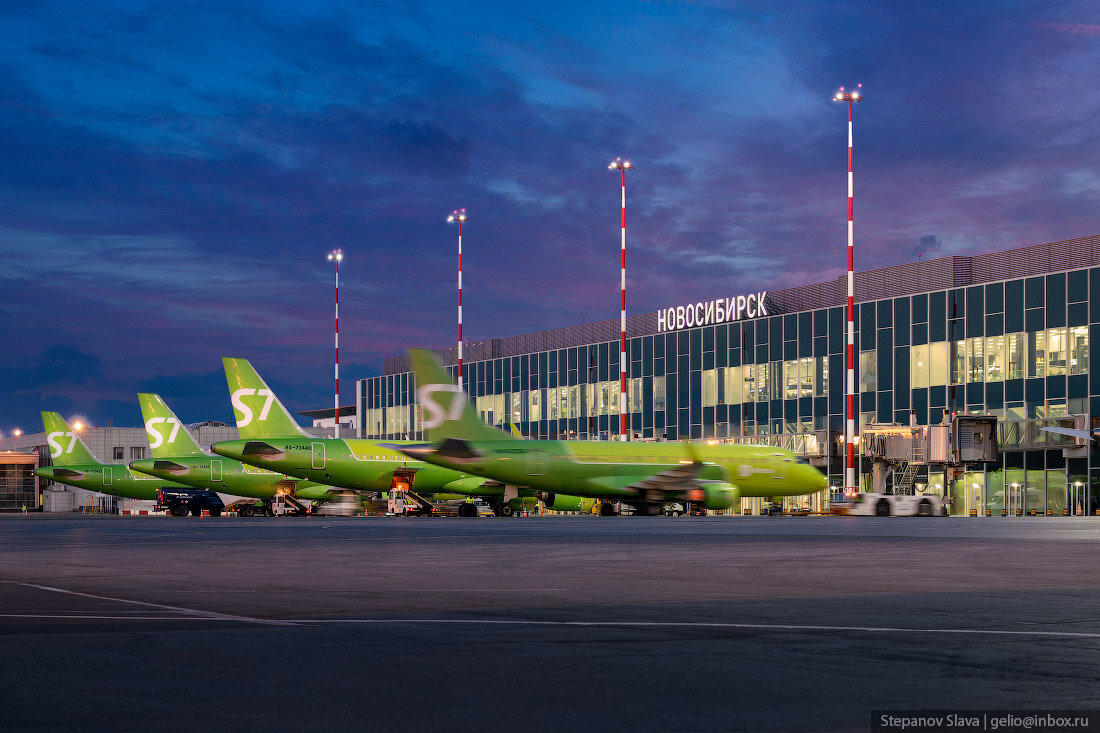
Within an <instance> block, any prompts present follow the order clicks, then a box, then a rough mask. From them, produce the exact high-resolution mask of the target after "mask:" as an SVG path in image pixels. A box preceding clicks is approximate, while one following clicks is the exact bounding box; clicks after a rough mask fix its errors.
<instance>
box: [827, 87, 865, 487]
mask: <svg viewBox="0 0 1100 733" xmlns="http://www.w3.org/2000/svg"><path fill="white" fill-rule="evenodd" d="M862 91H863V85H862V84H858V85H856V88H855V90H854V91H851V92H846V91H844V87H841V88H840V91H838V92H837V93H836V95H835V96H834V97H833V101H834V102H847V103H848V374H847V386H846V391H845V412H846V414H845V418H846V423H845V427H844V444H845V460H844V493H845V494H850V495H853V494H855V493H856V492H857V491H858V490H859V486H858V485H857V484H856V441H858V440H859V437H858V436H857V435H856V317H855V267H854V265H855V257H854V251H855V239H854V236H855V235H854V229H853V226H852V211H853V199H852V104H853V103H855V102H862V101H863V94H862Z"/></svg>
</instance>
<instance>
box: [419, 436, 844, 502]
mask: <svg viewBox="0 0 1100 733" xmlns="http://www.w3.org/2000/svg"><path fill="white" fill-rule="evenodd" d="M464 445H465V448H466V449H467V451H468V454H467V455H463V452H462V451H452V452H448V451H447V450H446V448H444V449H442V450H440V449H439V446H435V447H434V448H428V447H426V446H425V447H423V448H422V449H421V450H418V451H417V452H416V456H417V457H418V458H423V460H425V461H427V462H430V463H434V464H437V465H441V466H446V467H449V468H454V469H459V468H462V469H464V470H467V471H470V472H472V473H476V474H478V475H481V476H486V477H488V478H492V479H495V480H497V481H499V482H502V483H507V484H518V485H521V486H530V487H533V488H537V489H540V490H543V491H548V492H564V493H568V494H576V495H579V496H592V497H596V498H601V499H611V500H616V499H628V500H629V499H632V498H633V499H636V498H638V496H639V494H638V490H637V488H636V487H637V485H638V484H640V483H642V482H645V481H646V480H647V479H650V478H652V477H654V476H655V475H658V474H661V473H662V472H669V471H674V470H676V469H677V468H680V467H683V466H684V464H691V463H693V462H695V461H699V462H700V463H702V466H701V467H700V468H699V470H698V473H697V474H696V476H695V480H696V481H697V482H698V483H699V484H701V485H706V484H708V483H710V484H713V485H715V486H719V485H722V484H726V485H728V486H730V487H732V488H733V489H734V490H735V492H736V494H737V495H739V496H742V497H753V496H761V497H766V496H798V495H803V494H809V493H813V492H816V491H820V490H821V489H823V488H824V487H825V486H826V483H827V482H826V479H825V477H824V476H823V475H822V474H821V472H819V471H818V470H817V469H815V468H814V467H813V466H810V465H809V464H808V463H805V462H804V461H801V460H800V459H799V458H798V456H797V455H795V454H794V453H792V452H791V451H788V450H785V449H782V448H774V447H770V446H744V445H727V444H718V445H705V444H692V445H691V446H690V449H688V448H686V447H685V446H684V445H683V444H681V443H618V442H606V441H557V440H524V441H516V440H500V441H477V440H475V441H464ZM628 487H629V488H628Z"/></svg>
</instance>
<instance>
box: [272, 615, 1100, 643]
mask: <svg viewBox="0 0 1100 733" xmlns="http://www.w3.org/2000/svg"><path fill="white" fill-rule="evenodd" d="M287 621H288V622H289V623H292V624H410V625H416V624H425V625H427V624H455V625H457V624H467V625H478V624H481V625H486V626H573V627H603V628H627V629H632V628H669V629H749V630H757V631H837V632H863V633H875V634H971V635H984V636H1040V637H1048V638H1049V637H1062V638H1071V639H1100V633H1091V632H1087V631H1014V630H1011V629H916V628H903V627H892V626H823V625H811V624H806V625H800V624H738V623H721V622H713V623H711V622H705V621H704V622H699V621H525V620H520V619H516V620H508V619H447V618H425V619H397V618H363V619H325V618H299V619H287Z"/></svg>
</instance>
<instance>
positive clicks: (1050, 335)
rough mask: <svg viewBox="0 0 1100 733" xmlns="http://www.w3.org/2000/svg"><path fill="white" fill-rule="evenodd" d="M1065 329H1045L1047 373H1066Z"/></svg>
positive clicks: (1058, 374) (1054, 374)
mask: <svg viewBox="0 0 1100 733" xmlns="http://www.w3.org/2000/svg"><path fill="white" fill-rule="evenodd" d="M1066 351H1067V349H1066V329H1064V328H1050V329H1047V375H1048V376H1052V377H1054V376H1061V375H1064V374H1065V373H1066Z"/></svg>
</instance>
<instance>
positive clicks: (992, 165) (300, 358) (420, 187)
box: [0, 0, 1100, 437]
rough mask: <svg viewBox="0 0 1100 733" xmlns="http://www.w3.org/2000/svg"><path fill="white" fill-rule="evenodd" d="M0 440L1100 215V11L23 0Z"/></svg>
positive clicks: (6, 88)
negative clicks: (247, 376) (624, 164)
mask: <svg viewBox="0 0 1100 733" xmlns="http://www.w3.org/2000/svg"><path fill="white" fill-rule="evenodd" d="M0 33H2V36H3V38H4V43H3V47H2V51H0V54H2V55H0V63H2V64H3V69H2V73H0V89H2V93H0V102H2V106H0V254H2V263H3V264H2V266H0V343H2V344H3V349H2V350H0V400H2V401H0V433H2V435H3V436H5V437H6V436H7V435H8V434H9V432H10V431H11V430H12V429H13V428H17V427H18V428H22V429H23V430H24V431H25V432H38V431H40V430H41V423H40V420H39V411H40V410H58V411H60V412H61V413H62V414H64V415H66V416H70V417H71V416H75V415H78V414H79V415H81V416H83V417H84V418H85V419H86V420H88V421H89V422H90V423H91V424H99V425H101V424H105V423H107V422H108V421H113V423H114V424H115V425H139V424H140V422H141V416H140V411H139V409H138V406H137V400H136V397H135V393H136V392H139V391H154V392H159V393H160V394H161V395H163V396H164V398H165V400H166V401H167V402H168V404H169V405H170V406H171V407H172V408H173V409H174V410H175V411H176V412H177V414H178V415H179V416H180V418H181V419H182V420H184V421H185V422H196V421H200V420H206V419H219V420H226V421H230V420H231V419H232V410H231V408H230V406H229V400H228V396H227V393H226V387H225V380H224V376H223V374H222V371H221V360H220V357H222V356H241V357H246V358H248V359H250V360H252V362H253V364H254V365H255V366H256V368H257V369H258V370H259V372H260V373H261V374H262V375H264V376H265V378H267V380H268V382H269V383H271V384H272V386H273V387H274V388H275V389H276V391H277V393H278V394H279V396H280V397H281V398H282V400H283V401H284V402H285V403H286V404H287V406H288V407H290V408H291V409H292V410H303V409H310V408H318V407H326V406H331V404H332V387H333V385H332V358H333V353H332V341H333V334H332V316H333V276H334V268H333V266H332V265H331V264H330V263H328V262H327V261H326V259H325V255H326V254H327V253H328V252H329V251H330V250H332V249H333V248H336V247H340V248H342V249H343V251H344V253H345V255H346V258H347V259H346V260H345V261H344V263H343V264H342V266H341V270H340V285H341V288H340V304H341V313H340V315H341V318H340V330H341V334H340V343H341V377H342V379H341V388H342V396H343V400H342V402H344V403H345V404H350V403H351V402H352V401H353V398H354V380H355V379H357V378H362V377H366V376H372V375H376V374H379V373H381V369H382V362H383V359H384V358H385V357H386V356H391V355H396V354H400V353H403V352H404V350H405V349H406V348H408V347H425V348H440V347H447V346H450V345H452V344H453V342H454V340H455V333H456V292H455V279H456V273H455V268H456V259H457V252H456V244H457V242H456V240H457V231H456V228H455V227H454V226H453V225H448V224H446V223H445V218H446V215H447V214H448V213H449V212H450V211H451V210H452V209H454V208H457V207H465V208H466V209H468V211H469V215H470V221H469V223H468V225H467V226H466V227H464V230H463V234H464V237H463V265H464V288H463V297H464V304H465V308H464V330H465V336H466V338H467V339H468V340H470V341H479V340H483V339H488V338H498V337H506V336H512V335H517V334H523V333H528V332H531V331H536V330H542V329H548V328H558V327H562V326H568V325H573V324H578V323H582V322H586V321H587V322H591V321H600V320H605V319H611V318H618V308H619V291H618V287H619V285H618V284H619V195H620V191H619V179H618V177H617V174H616V173H613V172H611V171H609V170H607V164H608V162H609V161H610V160H612V159H614V158H615V157H616V156H624V157H627V158H629V159H630V160H631V161H632V162H633V163H634V164H635V165H636V169H635V170H634V171H631V172H630V173H628V175H627V227H628V231H627V267H628V309H629V311H630V312H631V313H643V312H651V311H655V310H657V309H658V308H661V307H667V306H672V305H677V304H681V303H684V302H688V301H689V300H690V301H695V300H702V299H706V298H716V297H719V296H729V295H736V294H738V293H745V292H750V291H751V292H755V291H758V290H766V289H771V290H776V289H780V288H784V287H791V286H795V285H801V284H806V283H813V282H821V281H824V280H831V279H834V278H836V277H837V276H839V275H841V274H842V273H843V271H844V268H845V262H846V219H847V214H846V196H847V183H846V178H847V172H846V163H845V161H846V155H847V117H846V110H845V108H844V107H843V106H842V105H838V104H835V103H833V102H832V101H831V97H832V95H833V94H834V93H835V92H836V90H837V88H838V87H839V86H841V85H852V84H854V83H856V82H862V83H863V89H864V93H865V96H866V100H867V101H866V102H864V103H863V104H861V105H859V106H857V107H856V110H855V230H856V268H857V269H858V270H867V269H874V268H878V267H885V266H889V265H895V264H899V263H904V262H910V261H913V260H916V259H917V258H918V257H921V258H924V259H931V258H934V257H942V256H946V255H952V254H978V253H982V252H991V251H996V250H1001V249H1008V248H1011V247H1018V246H1025V245H1030V244H1037V243H1040V242H1048V241H1057V240H1061V239H1069V238H1073V237H1079V236H1085V235H1089V234H1096V233H1100V221H1098V213H1100V173H1098V171H1100V140H1098V137H1100V122H1098V120H1100V85H1098V84H1097V76H1098V71H1100V4H1097V3H1096V2H1095V0H1092V1H1090V2H1085V1H1080V2H1056V1H1053V2H1009V1H996V2H958V1H957V0H952V1H951V2H941V1H937V0H922V1H920V2H883V0H865V1H863V2H782V1H780V0H774V1H769V2H755V1H750V2H733V1H728V2H727V1H725V0H698V1H697V2H673V1H669V2H657V1H654V2H562V1H561V0H555V2H541V1H538V0H536V1H534V2H522V3H517V2H480V3H476V4H465V3H461V2H457V3H456V2H434V3H433V2H427V3H417V2H404V1H400V2H394V1H390V0H383V1H380V2H365V3H314V2H309V1H308V0H296V1H295V2H286V3H278V2H260V3H256V2H235V1H234V0H221V1H219V2H185V3H159V2H156V3H147V2H137V1H135V2H99V3H79V2H72V1H71V0H70V1H69V2H34V1H33V0H26V1H18V0H15V1H9V2H6V3H4V4H3V9H0Z"/></svg>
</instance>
